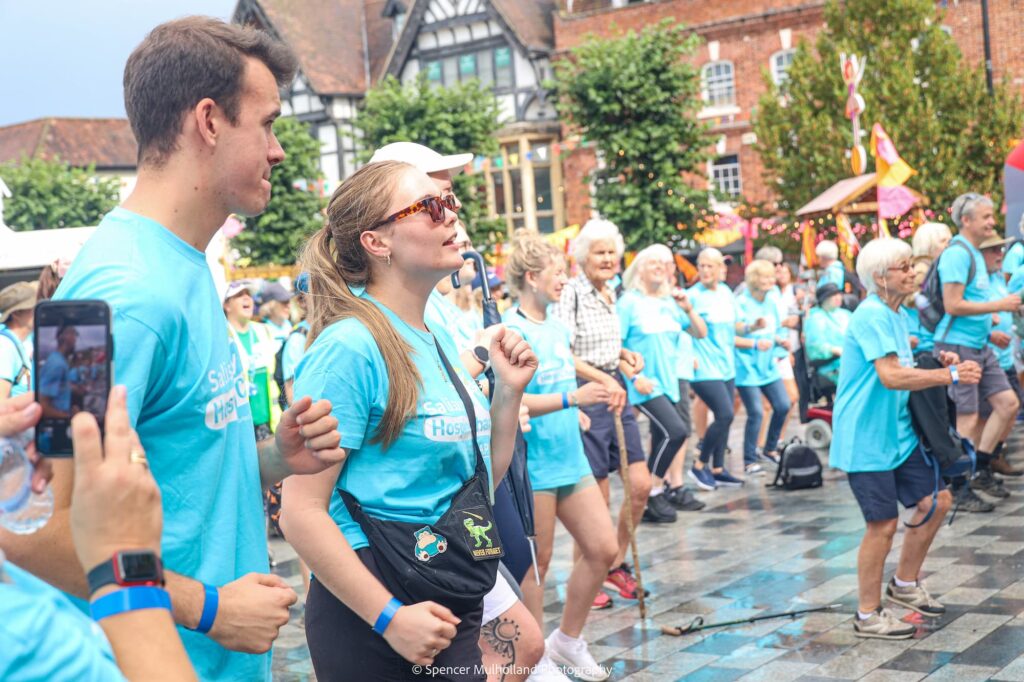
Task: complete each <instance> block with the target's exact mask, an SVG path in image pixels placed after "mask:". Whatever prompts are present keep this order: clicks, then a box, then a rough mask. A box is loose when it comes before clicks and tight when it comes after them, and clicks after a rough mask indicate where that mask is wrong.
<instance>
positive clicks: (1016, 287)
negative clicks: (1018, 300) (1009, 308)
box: [1006, 266, 1024, 295]
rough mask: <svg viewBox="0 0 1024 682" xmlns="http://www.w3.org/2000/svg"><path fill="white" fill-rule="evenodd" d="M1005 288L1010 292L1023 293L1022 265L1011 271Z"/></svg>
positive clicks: (1023, 270)
mask: <svg viewBox="0 0 1024 682" xmlns="http://www.w3.org/2000/svg"><path fill="white" fill-rule="evenodd" d="M1006 289H1007V290H1008V291H1009V292H1010V293H1011V294H1017V295H1020V294H1021V293H1024V266H1021V267H1019V268H1017V269H1016V270H1014V271H1013V274H1012V275H1010V281H1009V282H1007V283H1006Z"/></svg>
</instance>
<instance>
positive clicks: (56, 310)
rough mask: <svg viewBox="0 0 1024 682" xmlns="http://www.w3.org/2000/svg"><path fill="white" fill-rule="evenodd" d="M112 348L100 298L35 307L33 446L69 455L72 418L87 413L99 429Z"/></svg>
mask: <svg viewBox="0 0 1024 682" xmlns="http://www.w3.org/2000/svg"><path fill="white" fill-rule="evenodd" d="M113 354H114V348H113V341H112V337H111V335H110V307H109V306H108V305H107V304H106V303H105V302H103V301H42V302H40V303H39V304H38V305H37V306H36V317H35V340H34V354H33V355H34V357H33V364H34V367H33V376H34V377H35V384H36V400H38V401H39V404H40V405H41V406H42V408H43V415H42V418H41V419H40V420H39V425H38V426H36V449H37V450H38V451H39V454H41V455H43V456H46V457H70V456H71V454H72V444H71V418H72V417H73V416H74V415H76V414H77V413H79V412H81V411H83V410H84V411H86V412H89V413H91V414H92V415H93V416H94V417H96V421H97V422H98V423H99V425H100V429H101V430H102V429H103V417H104V415H105V414H106V411H107V397H108V395H109V394H110V383H111V369H110V363H111V361H112V360H113Z"/></svg>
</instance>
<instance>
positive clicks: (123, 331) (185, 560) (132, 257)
mask: <svg viewBox="0 0 1024 682" xmlns="http://www.w3.org/2000/svg"><path fill="white" fill-rule="evenodd" d="M55 298H57V299H100V300H103V301H106V302H107V303H108V304H109V305H110V307H111V310H112V311H113V318H112V331H113V335H114V371H115V381H116V383H117V384H123V385H125V386H126V387H127V389H128V412H129V416H130V419H131V423H132V426H133V427H134V428H135V430H136V431H137V432H138V434H139V438H140V440H141V441H142V445H143V447H144V448H145V450H146V457H147V458H148V460H149V466H150V469H151V471H152V472H153V477H154V478H155V479H156V482H157V484H159V486H160V493H161V496H162V498H163V509H164V531H163V541H162V544H163V562H164V566H165V567H166V568H167V569H168V570H171V571H174V572H176V573H181V574H183V575H186V576H189V577H191V578H195V579H196V580H199V581H202V582H204V583H208V584H211V585H216V586H222V585H225V584H227V583H229V582H232V581H233V580H236V579H238V578H241V577H242V576H244V575H245V574H247V573H251V572H258V573H266V572H268V571H269V565H268V561H267V539H266V525H265V523H264V520H263V517H264V515H263V495H262V486H261V484H260V470H259V459H258V456H257V454H256V441H255V438H254V437H253V423H252V416H251V413H250V410H249V396H248V394H247V390H246V388H247V383H246V377H245V375H244V373H243V371H242V366H241V362H240V359H239V355H238V350H237V349H236V348H235V345H234V344H233V343H231V341H230V338H229V336H228V331H227V325H226V324H225V322H224V311H223V310H222V308H221V303H220V297H219V296H218V295H217V290H216V288H215V286H214V283H213V277H212V275H211V273H210V268H209V266H208V265H207V263H206V257H205V256H204V254H203V253H202V252H201V251H197V250H196V249H194V248H193V247H192V246H190V245H188V244H187V243H185V242H184V241H182V240H181V239H179V238H178V237H177V236H175V235H174V234H173V233H172V232H170V230H168V229H166V228H164V227H163V226H161V225H160V224H158V223H156V222H154V221H152V220H150V219H148V218H144V217H142V216H140V215H137V214H135V213H132V212H130V211H127V210H125V209H123V208H115V209H114V210H113V211H111V212H110V213H109V214H107V216H106V217H105V218H104V219H103V221H102V222H101V223H100V226H99V228H97V230H96V233H95V234H94V235H93V236H92V238H91V239H89V241H88V242H86V244H85V246H83V247H82V250H81V251H80V252H79V254H78V257H77V258H75V262H74V264H72V266H71V269H70V270H69V271H68V274H67V276H66V277H65V278H64V281H63V282H61V285H60V288H59V289H58V290H57V294H56V296H55ZM179 632H180V633H181V638H182V641H183V642H184V644H185V649H186V650H187V651H188V654H189V657H190V658H191V659H192V664H193V665H194V666H195V668H196V671H197V672H198V674H199V676H200V677H201V678H203V679H217V680H266V679H269V678H270V656H269V655H268V654H262V655H254V654H243V653H239V652H234V651H228V650H227V649H225V648H224V647H222V646H221V645H219V644H218V643H217V642H215V641H214V640H212V639H210V638H209V637H207V636H206V635H201V634H199V633H196V632H192V631H189V630H184V629H182V628H179Z"/></svg>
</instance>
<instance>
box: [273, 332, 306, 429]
mask: <svg viewBox="0 0 1024 682" xmlns="http://www.w3.org/2000/svg"><path fill="white" fill-rule="evenodd" d="M307 331H308V330H307V329H306V328H305V327H300V326H296V327H295V328H294V329H292V330H291V332H289V333H288V336H287V337H286V338H285V340H284V343H282V344H281V347H280V348H278V349H277V352H276V353H274V383H276V384H277V388H278V390H279V391H280V393H279V394H278V396H277V404H278V405H280V406H281V409H282V410H287V409H288V398H286V397H285V394H284V347H285V346H287V345H288V339H290V338H292V336H293V335H295V334H300V335H301V336H302V338H306V334H307Z"/></svg>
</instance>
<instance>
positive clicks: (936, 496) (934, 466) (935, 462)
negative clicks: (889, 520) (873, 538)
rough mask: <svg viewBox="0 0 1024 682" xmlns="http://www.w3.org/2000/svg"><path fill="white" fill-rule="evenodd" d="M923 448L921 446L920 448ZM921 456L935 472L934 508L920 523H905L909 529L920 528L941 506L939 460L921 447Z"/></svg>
mask: <svg viewBox="0 0 1024 682" xmlns="http://www.w3.org/2000/svg"><path fill="white" fill-rule="evenodd" d="M918 447H921V446H918ZM921 455H922V456H923V457H924V461H925V462H926V463H928V464H931V466H932V470H933V471H934V472H935V487H934V488H932V506H931V507H930V508H929V509H928V513H927V514H925V515H924V518H923V519H921V522H920V523H910V522H909V521H904V522H903V525H904V526H906V527H907V528H920V527H921V526H923V525H924V524H926V523H928V521H929V520H930V519H931V518H932V515H934V514H935V509H936V507H938V506H939V480H940V479H941V478H942V473H941V472H940V471H939V460H938V458H936V457H930V456H929V455H928V451H927V450H925V449H924V448H923V447H921Z"/></svg>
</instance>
